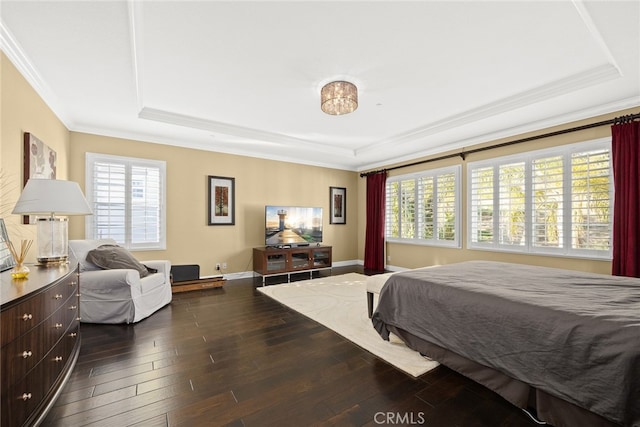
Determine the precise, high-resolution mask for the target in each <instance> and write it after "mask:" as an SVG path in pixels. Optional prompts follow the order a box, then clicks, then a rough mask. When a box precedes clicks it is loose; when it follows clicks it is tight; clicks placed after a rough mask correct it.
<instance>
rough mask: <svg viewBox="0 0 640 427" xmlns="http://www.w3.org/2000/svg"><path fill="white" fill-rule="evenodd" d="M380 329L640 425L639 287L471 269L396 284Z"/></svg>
mask: <svg viewBox="0 0 640 427" xmlns="http://www.w3.org/2000/svg"><path fill="white" fill-rule="evenodd" d="M372 321H373V324H374V327H375V328H376V330H377V331H378V332H379V333H380V335H381V336H382V337H383V338H384V339H388V336H389V332H388V329H387V327H386V325H392V326H395V327H397V328H399V329H402V330H405V331H407V332H410V333H411V334H413V335H415V336H417V337H419V338H421V339H423V340H425V341H428V342H431V343H433V344H437V345H439V346H441V347H444V348H447V349H449V350H451V351H453V352H455V353H457V354H459V355H461V356H464V357H466V358H468V359H471V360H473V361H476V362H478V363H481V364H483V365H485V366H489V367H491V368H494V369H496V370H498V371H500V372H502V373H504V374H506V375H509V376H510V377H512V378H516V379H519V380H521V381H523V382H526V383H528V384H530V385H532V386H534V387H536V388H539V389H541V390H544V391H546V392H548V393H549V394H552V395H555V396H557V397H560V398H562V399H564V400H566V401H569V402H571V403H574V404H576V405H578V406H580V407H582V408H585V409H587V410H590V411H591V412H594V413H596V414H599V415H601V416H603V417H605V418H608V419H610V420H612V421H614V422H616V423H619V424H623V425H626V426H639V425H640V279H633V278H626V277H618V276H607V275H599V274H591V273H582V272H576V271H568V270H560V269H553V268H544V267H533V266H526V265H520V264H507V263H495V262H486V261H470V262H464V263H459V264H450V265H444V266H439V267H432V268H425V269H416V270H411V271H407V272H402V273H397V274H394V275H392V276H391V277H390V278H389V280H388V281H387V283H386V284H385V286H384V287H383V289H382V291H381V292H380V298H379V303H378V307H377V310H376V312H375V313H374V316H373V319H372Z"/></svg>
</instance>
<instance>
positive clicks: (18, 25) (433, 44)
mask: <svg viewBox="0 0 640 427" xmlns="http://www.w3.org/2000/svg"><path fill="white" fill-rule="evenodd" d="M0 16H1V19H2V21H1V27H0V36H1V39H2V49H3V51H4V52H5V53H6V54H7V56H8V57H9V58H10V60H11V61H12V62H13V63H14V64H15V65H16V66H17V67H18V69H19V70H20V71H21V73H22V74H23V75H24V76H25V77H26V78H27V80H28V81H29V82H30V83H31V85H32V86H33V87H34V88H35V89H36V91H37V92H38V93H39V94H40V95H41V96H42V97H43V99H44V100H45V101H46V102H47V104H48V105H49V106H50V107H51V108H52V110H53V111H54V112H55V113H56V114H57V115H58V117H59V118H60V119H61V120H62V121H63V122H64V123H65V125H66V126H67V127H68V128H69V129H70V130H72V131H79V132H88V133H94V134H100V135H108V136H115V137H122V138H130V139H137V140H142V141H150V142H154V143H160V144H170V145H175V146H182V147H192V148H197V149H202V150H210V151H216V152H224V153H233V154H240V155H248V156H255V157H263V158H268V159H275V160H284V161H291V162H297V163H303V164H310V165H319V166H328V167H334V168H339V169H347V170H356V171H361V170H366V169H371V168H377V167H381V166H384V165H388V164H391V163H394V162H398V161H404V160H409V159H413V158H416V157H419V156H423V155H429V154H434V153H438V152H442V151H445V150H450V149H460V148H462V147H465V146H467V147H468V146H470V145H472V144H475V143H479V142H485V141H489V140H493V139H496V138H500V137H505V136H511V135H516V134H519V133H522V132H526V131H531V130H536V129H541V128H543V127H548V126H552V125H557V124H562V123H566V122H569V121H574V120H578V119H583V118H588V117H593V116H595V115H598V114H604V113H610V112H614V111H619V110H621V109H624V108H629V107H634V106H638V105H640V2H639V1H636V0H631V1H606V2H605V1H578V0H576V1H565V0H558V1H513V2H509V1H495V2H487V1H423V2H419V1H408V2H400V1H370V2H366V1H332V2H329V1H316V2H313V1H288V2H283V1H256V2H249V1H226V2H225V1H193V2H190V1H135V0H134V1H75V2H70V1H7V0H1V3H0ZM333 80H348V81H350V82H352V83H354V84H355V85H356V86H357V87H358V93H359V106H358V109H357V110H356V111H355V112H353V113H351V114H347V115H343V116H329V115H327V114H325V113H323V112H322V111H321V110H320V88H321V87H322V86H323V85H324V84H325V83H327V82H329V81H333Z"/></svg>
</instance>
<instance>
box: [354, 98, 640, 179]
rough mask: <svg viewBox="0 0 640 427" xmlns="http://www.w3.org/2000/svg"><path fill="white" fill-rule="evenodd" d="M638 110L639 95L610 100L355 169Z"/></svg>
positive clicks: (393, 162) (365, 168) (380, 165)
mask: <svg viewBox="0 0 640 427" xmlns="http://www.w3.org/2000/svg"><path fill="white" fill-rule="evenodd" d="M634 107H640V95H638V96H635V97H630V98H624V99H620V100H617V101H613V102H610V103H607V104H604V105H598V106H596V107H591V108H585V109H582V110H578V111H573V112H571V113H568V114H563V115H560V116H554V117H548V118H546V119H543V120H538V121H535V122H530V123H526V124H524V125H521V126H515V127H511V128H508V129H502V130H500V131H497V132H491V133H487V134H483V135H477V136H473V137H471V138H466V139H461V140H456V141H449V142H446V143H444V144H441V145H439V146H437V147H433V148H431V149H428V150H423V151H416V152H413V153H410V154H407V155H405V156H398V157H395V158H392V159H388V160H385V161H384V162H376V163H369V164H366V165H360V166H358V169H357V171H358V172H364V171H368V170H374V169H381V168H384V167H385V166H389V165H394V164H401V163H403V162H409V161H412V160H416V159H419V158H423V157H427V156H434V155H438V154H441V153H444V152H446V151H451V150H456V149H460V150H461V149H463V148H468V147H470V146H473V145H476V144H482V143H486V142H490V141H496V140H499V139H503V138H513V137H516V136H518V135H522V134H525V133H529V132H535V131H542V130H543V129H548V128H552V127H554V126H561V125H564V124H567V123H572V122H576V121H579V120H587V119H590V118H593V117H597V116H601V115H604V114H612V113H616V112H618V111H622V110H626V109H629V108H634Z"/></svg>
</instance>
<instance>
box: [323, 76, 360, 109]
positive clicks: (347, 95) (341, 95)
mask: <svg viewBox="0 0 640 427" xmlns="http://www.w3.org/2000/svg"><path fill="white" fill-rule="evenodd" d="M320 102H321V104H320V108H322V111H324V112H325V113H327V114H331V115H332V116H339V115H341V114H349V113H352V112H354V111H355V110H356V108H358V88H356V86H355V85H354V84H353V83H349V82H345V81H337V82H331V83H327V84H326V85H324V86H323V87H322V90H321V91H320Z"/></svg>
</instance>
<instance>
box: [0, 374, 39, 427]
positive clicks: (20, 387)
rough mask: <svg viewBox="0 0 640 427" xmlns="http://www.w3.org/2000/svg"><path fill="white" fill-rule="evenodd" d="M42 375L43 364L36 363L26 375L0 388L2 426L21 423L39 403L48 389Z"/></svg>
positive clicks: (19, 424)
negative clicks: (10, 384)
mask: <svg viewBox="0 0 640 427" xmlns="http://www.w3.org/2000/svg"><path fill="white" fill-rule="evenodd" d="M44 375H45V372H44V365H43V364H42V363H38V364H37V365H36V366H35V368H34V369H32V370H31V372H29V375H28V376H26V377H24V378H22V379H21V380H20V381H18V382H17V383H16V384H14V385H12V386H10V387H8V388H6V389H3V390H2V391H3V393H2V412H1V416H2V425H3V426H5V425H6V426H21V425H23V424H24V422H25V421H26V420H27V418H28V417H29V415H30V414H31V413H33V411H34V410H35V409H36V408H37V407H38V405H40V403H41V402H42V401H43V399H44V396H45V394H46V392H47V390H49V388H48V387H49V384H48V380H45V379H44Z"/></svg>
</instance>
